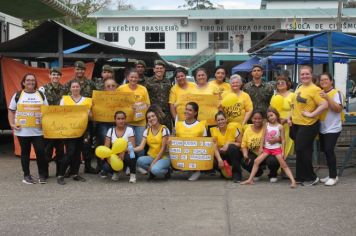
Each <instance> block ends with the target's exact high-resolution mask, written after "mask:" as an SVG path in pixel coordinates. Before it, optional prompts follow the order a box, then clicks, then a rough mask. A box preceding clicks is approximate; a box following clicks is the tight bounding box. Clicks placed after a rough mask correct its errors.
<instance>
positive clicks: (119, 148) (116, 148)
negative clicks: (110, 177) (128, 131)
mask: <svg viewBox="0 0 356 236" xmlns="http://www.w3.org/2000/svg"><path fill="white" fill-rule="evenodd" d="M126 149H127V141H126V140H125V139H124V138H118V139H116V140H115V142H114V143H113V144H112V147H111V150H112V153H114V154H118V153H122V152H124V151H126Z"/></svg>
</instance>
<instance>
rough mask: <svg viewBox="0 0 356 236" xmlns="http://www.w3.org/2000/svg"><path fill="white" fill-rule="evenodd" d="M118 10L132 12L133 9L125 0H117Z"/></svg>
mask: <svg viewBox="0 0 356 236" xmlns="http://www.w3.org/2000/svg"><path fill="white" fill-rule="evenodd" d="M116 9H118V10H133V9H135V7H134V5H132V4H130V3H127V1H126V0H118V1H117V8H116Z"/></svg>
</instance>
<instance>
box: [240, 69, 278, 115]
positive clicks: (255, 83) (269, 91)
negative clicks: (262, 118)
mask: <svg viewBox="0 0 356 236" xmlns="http://www.w3.org/2000/svg"><path fill="white" fill-rule="evenodd" d="M251 75H252V80H251V81H250V82H248V83H247V84H245V86H244V88H243V90H244V91H245V92H246V93H248V95H250V97H251V100H252V103H253V109H254V110H258V111H261V112H262V113H263V114H264V115H266V111H267V109H268V107H269V104H270V100H271V97H272V95H273V86H272V85H271V84H269V83H266V82H263V81H262V75H263V68H262V66H260V65H253V67H252V71H251Z"/></svg>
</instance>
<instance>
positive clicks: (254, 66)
mask: <svg viewBox="0 0 356 236" xmlns="http://www.w3.org/2000/svg"><path fill="white" fill-rule="evenodd" d="M256 67H258V68H260V69H261V70H263V67H262V66H261V65H259V64H254V65H253V66H252V70H253V69H255V68H256Z"/></svg>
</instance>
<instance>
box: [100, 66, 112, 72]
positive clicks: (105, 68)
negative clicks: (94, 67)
mask: <svg viewBox="0 0 356 236" xmlns="http://www.w3.org/2000/svg"><path fill="white" fill-rule="evenodd" d="M101 70H102V71H108V72H111V73H114V69H113V68H112V67H111V66H110V65H103V68H102V69H101Z"/></svg>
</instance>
